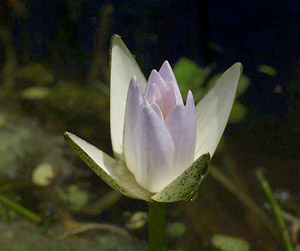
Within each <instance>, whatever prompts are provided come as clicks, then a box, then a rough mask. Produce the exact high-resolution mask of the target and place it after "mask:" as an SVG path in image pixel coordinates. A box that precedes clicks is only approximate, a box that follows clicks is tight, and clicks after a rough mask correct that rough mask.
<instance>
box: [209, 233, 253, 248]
mask: <svg viewBox="0 0 300 251" xmlns="http://www.w3.org/2000/svg"><path fill="white" fill-rule="evenodd" d="M211 242H212V244H213V245H214V246H215V247H216V248H218V249H220V250H222V251H248V250H249V248H250V246H249V244H248V242H246V241H244V240H242V239H240V238H237V237H232V236H227V235H221V234H215V235H213V237H212V238H211Z"/></svg>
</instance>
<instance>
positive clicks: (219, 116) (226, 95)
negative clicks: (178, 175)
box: [194, 63, 242, 160]
mask: <svg viewBox="0 0 300 251" xmlns="http://www.w3.org/2000/svg"><path fill="white" fill-rule="evenodd" d="M241 72H242V64H241V63H235V64H234V65H233V66H231V67H230V68H229V69H228V70H227V71H225V72H224V73H223V74H222V76H221V77H220V78H219V79H218V80H217V82H216V84H215V85H214V86H213V87H212V88H211V89H210V91H209V92H208V93H207V94H206V96H205V97H204V98H203V99H202V100H201V101H200V102H199V103H198V104H197V105H196V114H197V139H196V152H195V157H194V159H195V160H196V159H197V158H199V156H201V155H202V154H204V153H206V152H209V153H210V155H211V156H213V154H214V152H215V150H216V148H217V146H218V143H219V141H220V139H221V136H222V134H223V132H224V129H225V126H226V124H227V120H228V117H229V115H230V111H231V108H232V105H233V101H234V97H235V93H236V89H237V86H238V82H239V79H240V76H241Z"/></svg>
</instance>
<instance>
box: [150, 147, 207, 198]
mask: <svg viewBox="0 0 300 251" xmlns="http://www.w3.org/2000/svg"><path fill="white" fill-rule="evenodd" d="M210 160H211V159H210V155H209V153H207V154H203V155H202V156H200V157H199V158H198V159H197V160H196V161H195V162H194V163H193V164H192V165H191V166H190V167H189V168H188V169H186V170H185V171H184V172H183V173H182V174H181V175H180V176H178V177H177V178H176V179H175V180H174V181H172V182H171V183H170V184H169V185H167V186H166V187H165V188H163V189H162V190H161V191H159V192H157V193H156V194H155V195H153V196H152V197H151V199H153V200H155V201H158V202H175V201H180V200H188V201H191V200H194V199H195V195H197V192H198V188H199V185H200V184H201V183H202V182H203V180H204V178H205V177H206V175H207V174H208V171H209V168H210V162H211V161H210Z"/></svg>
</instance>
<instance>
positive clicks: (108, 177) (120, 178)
mask: <svg viewBox="0 0 300 251" xmlns="http://www.w3.org/2000/svg"><path fill="white" fill-rule="evenodd" d="M65 138H66V141H67V142H68V144H69V145H70V146H71V147H72V148H73V150H75V152H76V153H77V154H78V155H79V156H80V158H81V159H82V160H83V161H84V162H85V163H86V164H87V165H88V166H89V167H90V168H91V169H92V170H93V171H94V172H95V173H96V174H97V175H98V176H100V178H101V179H102V180H103V181H104V182H105V183H106V184H108V185H109V186H111V187H112V188H114V189H116V190H117V191H119V192H120V193H122V194H124V195H126V196H128V197H131V198H137V199H142V200H146V201H149V200H150V196H152V195H151V193H149V192H147V191H145V190H144V189H143V188H142V187H141V186H139V185H138V184H137V182H136V180H135V178H134V176H133V174H132V173H131V172H130V171H129V170H128V168H127V167H126V166H125V165H124V163H123V162H119V161H116V160H114V159H113V158H111V157H110V156H108V155H107V154H105V153H104V152H102V151H101V150H99V149H98V148H96V147H95V146H93V145H91V144H90V143H88V142H86V141H85V140H83V139H81V138H79V137H77V136H76V135H74V134H72V133H69V132H66V133H65Z"/></svg>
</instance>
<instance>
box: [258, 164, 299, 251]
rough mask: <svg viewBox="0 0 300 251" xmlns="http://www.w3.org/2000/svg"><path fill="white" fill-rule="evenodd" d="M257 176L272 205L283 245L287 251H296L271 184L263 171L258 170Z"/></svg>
mask: <svg viewBox="0 0 300 251" xmlns="http://www.w3.org/2000/svg"><path fill="white" fill-rule="evenodd" d="M255 175H256V178H257V179H258V181H259V182H260V184H261V187H262V189H263V190H264V193H265V195H266V196H267V198H268V200H269V202H270V204H271V207H272V211H273V214H274V216H275V219H276V222H277V224H278V225H279V227H280V230H281V231H280V235H281V239H282V242H283V245H284V247H285V249H286V250H287V251H293V250H294V248H293V244H292V241H291V238H290V235H289V232H288V231H287V228H286V224H285V221H284V219H283V215H282V212H281V208H280V205H279V204H278V202H277V201H276V199H275V197H274V194H273V192H272V189H271V187H270V185H269V182H268V181H267V180H266V179H265V177H264V175H263V174H262V171H261V170H260V169H257V170H256V171H255Z"/></svg>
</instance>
